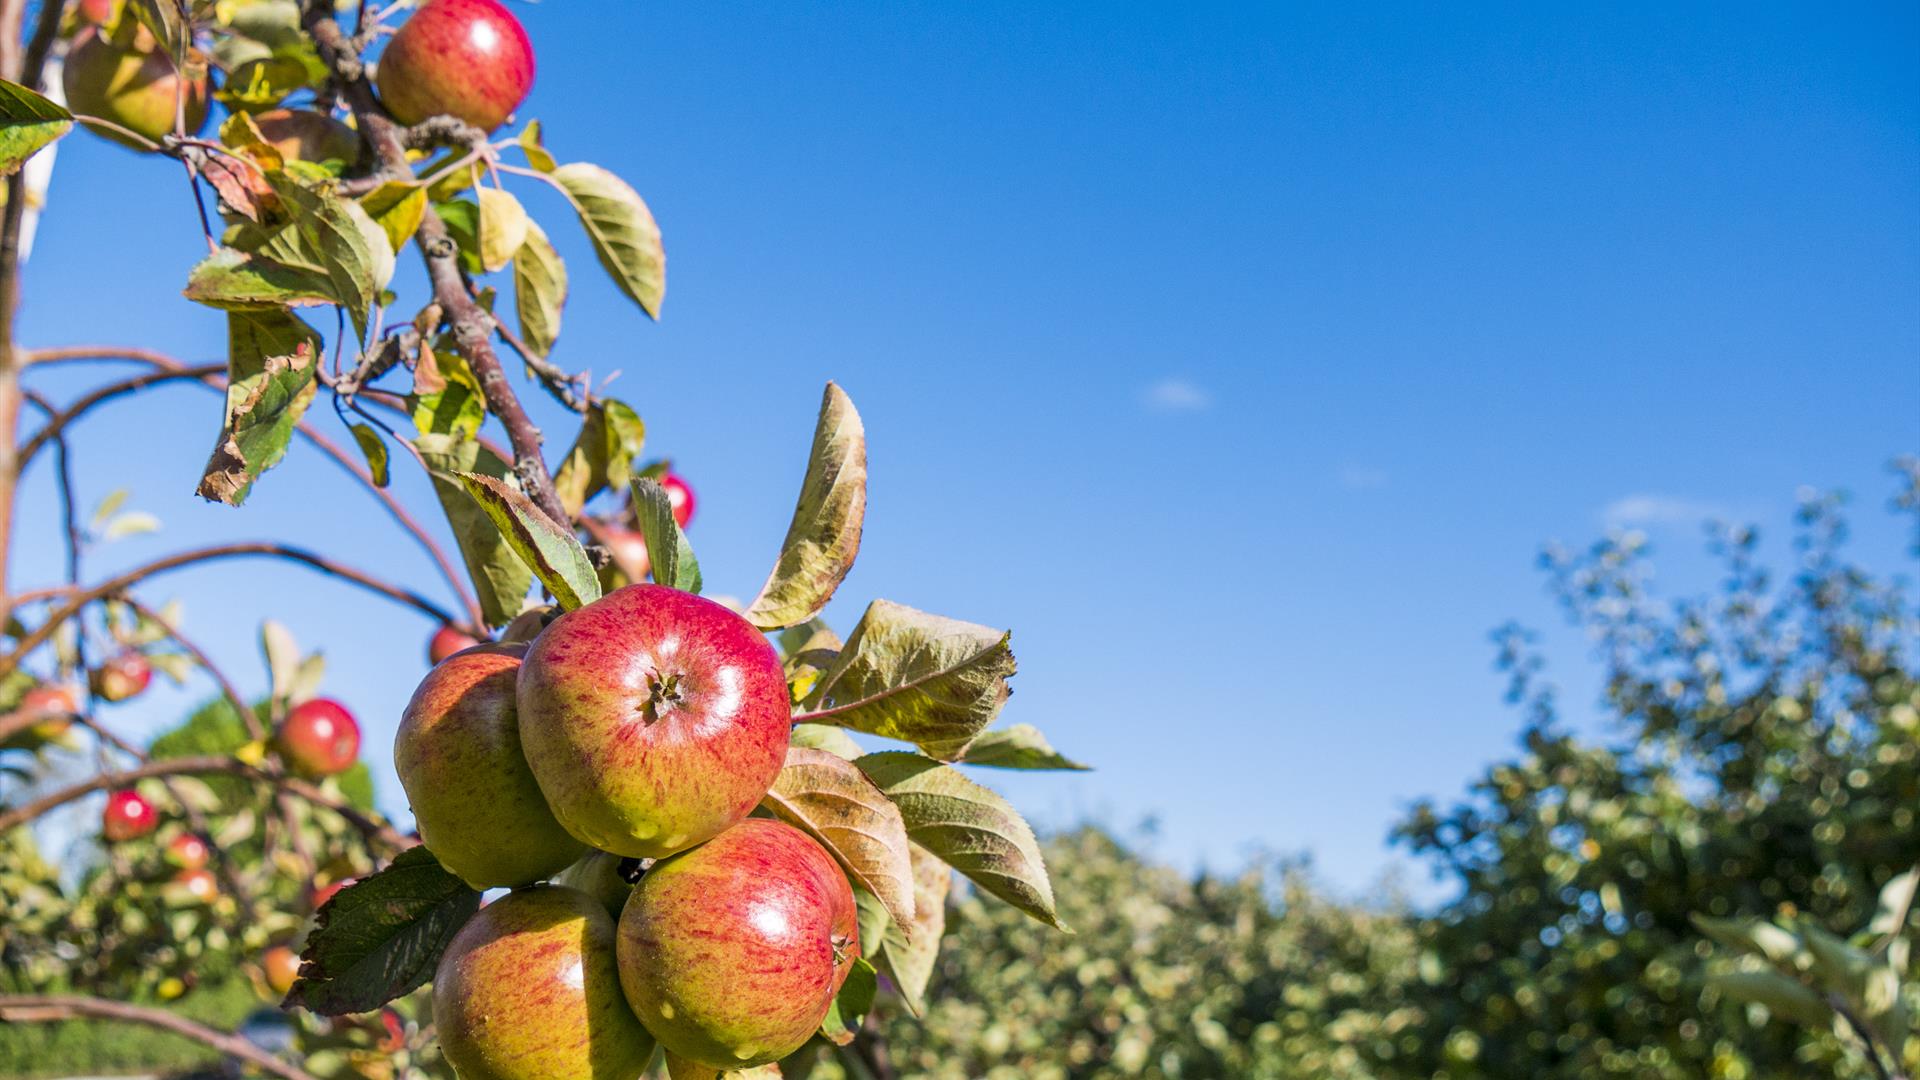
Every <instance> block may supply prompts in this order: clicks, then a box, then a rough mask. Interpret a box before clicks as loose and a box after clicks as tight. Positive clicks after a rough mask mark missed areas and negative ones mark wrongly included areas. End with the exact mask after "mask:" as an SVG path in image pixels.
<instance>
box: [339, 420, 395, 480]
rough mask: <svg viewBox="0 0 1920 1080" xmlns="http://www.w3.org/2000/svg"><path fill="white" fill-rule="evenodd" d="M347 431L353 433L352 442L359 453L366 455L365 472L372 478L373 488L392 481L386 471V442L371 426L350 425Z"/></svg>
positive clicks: (390, 475)
mask: <svg viewBox="0 0 1920 1080" xmlns="http://www.w3.org/2000/svg"><path fill="white" fill-rule="evenodd" d="M347 430H349V431H351V432H353V441H354V442H356V443H358V444H359V446H360V452H361V453H362V454H364V455H366V458H367V472H368V473H369V474H371V475H372V477H373V486H374V487H377V488H383V487H386V486H387V484H388V483H389V482H390V481H391V480H392V474H391V473H390V472H388V469H387V441H386V440H385V439H383V438H381V437H380V432H378V431H377V430H375V429H374V426H373V425H372V424H352V425H349V426H348V428H347Z"/></svg>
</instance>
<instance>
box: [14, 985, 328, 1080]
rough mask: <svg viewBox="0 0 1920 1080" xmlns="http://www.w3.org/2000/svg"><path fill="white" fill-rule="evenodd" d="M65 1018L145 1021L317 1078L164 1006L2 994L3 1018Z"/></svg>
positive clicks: (294, 1075)
mask: <svg viewBox="0 0 1920 1080" xmlns="http://www.w3.org/2000/svg"><path fill="white" fill-rule="evenodd" d="M62 1020H119V1021H122V1022H125V1023H130V1024H145V1025H146V1026H148V1027H153V1028H159V1029H160V1030H162V1031H168V1032H172V1033H173V1034H175V1035H179V1036H182V1037H184V1038H188V1039H192V1040H193V1041H195V1042H198V1043H202V1044H204V1045H206V1046H209V1047H212V1048H213V1049H215V1050H218V1051H219V1052H220V1053H222V1054H225V1055H226V1056H228V1057H230V1058H233V1059H235V1060H238V1061H244V1062H246V1063H247V1064H249V1065H252V1066H255V1067H256V1068H259V1069H263V1070H265V1071H267V1072H270V1073H272V1074H273V1075H275V1076H278V1077H280V1078H281V1080H314V1076H313V1075H312V1074H311V1073H308V1072H307V1071H305V1070H304V1069H301V1068H300V1067H298V1066H296V1065H292V1064H289V1063H288V1062H286V1061H283V1060H281V1059H280V1058H277V1057H275V1056H274V1055H272V1054H269V1053H268V1052H266V1051H265V1050H262V1049H261V1048H260V1047H258V1046H256V1045H255V1044H253V1043H251V1042H249V1041H247V1040H246V1039H243V1038H241V1037H240V1036H238V1035H230V1034H228V1033H226V1032H224V1031H216V1030H214V1029H213V1028H210V1027H208V1026H206V1025H205V1024H200V1023H196V1022H194V1021H192V1020H189V1019H187V1018H186V1017H184V1016H180V1015H178V1014H176V1013H170V1012H167V1011H165V1010H164V1009H149V1008H146V1007H144V1006H140V1005H129V1004H126V1003H125V1002H120V1001H108V1000H106V999H105V998H94V997H82V996H79V995H76V994H45V995H40V994H4V995H0V1021H4V1022H6V1023H10V1024H45V1023H57V1022H59V1021H62Z"/></svg>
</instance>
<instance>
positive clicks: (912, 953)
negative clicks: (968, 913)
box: [880, 844, 953, 1016]
mask: <svg viewBox="0 0 1920 1080" xmlns="http://www.w3.org/2000/svg"><path fill="white" fill-rule="evenodd" d="M909 853H910V855H911V859H912V864H913V930H912V932H911V933H908V932H907V931H906V930H905V929H904V928H902V927H901V926H900V924H899V923H898V922H891V921H890V922H888V923H887V925H886V928H885V929H884V930H883V931H881V935H880V962H881V963H882V964H883V966H885V968H886V970H887V974H888V975H889V976H890V977H892V979H893V985H894V989H896V990H898V991H899V992H900V997H901V1000H903V1001H905V1002H906V1003H907V1008H908V1009H911V1010H912V1011H913V1014H914V1015H915V1016H922V1015H925V1014H926V1011H927V1005H926V997H927V983H928V982H929V981H931V980H932V978H933V962H934V960H935V959H936V958H938V957H939V955H940V937H941V935H942V934H944V933H945V932H946V929H947V893H948V892H949V891H951V890H952V888H953V870H952V869H951V868H949V867H948V866H947V864H946V863H945V862H942V861H941V859H940V857H939V856H937V855H935V854H934V853H933V852H931V851H928V850H927V849H926V848H923V847H921V846H920V845H919V844H912V845H910V847H909Z"/></svg>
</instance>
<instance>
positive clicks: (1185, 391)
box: [1140, 378, 1213, 412]
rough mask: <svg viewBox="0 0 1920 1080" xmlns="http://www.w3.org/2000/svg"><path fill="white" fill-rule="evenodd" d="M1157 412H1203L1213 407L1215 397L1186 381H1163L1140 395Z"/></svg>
mask: <svg viewBox="0 0 1920 1080" xmlns="http://www.w3.org/2000/svg"><path fill="white" fill-rule="evenodd" d="M1140 397H1141V401H1142V402H1143V403H1144V404H1145V405H1146V406H1147V408H1149V409H1153V410H1155V411H1157V412H1202V411H1204V410H1206V409H1209V408H1211V407H1212V406H1213V395H1212V394H1209V393H1207V391H1206V390H1205V389H1203V388H1201V387H1200V386H1197V385H1195V384H1194V383H1190V382H1188V381H1187V380H1185V379H1172V378H1169V379H1161V380H1160V381H1159V382H1157V383H1154V384H1153V385H1152V386H1149V387H1147V388H1146V390H1145V391H1144V392H1142V393H1141V395H1140Z"/></svg>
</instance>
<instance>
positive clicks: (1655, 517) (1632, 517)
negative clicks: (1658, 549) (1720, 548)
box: [1600, 492, 1727, 528]
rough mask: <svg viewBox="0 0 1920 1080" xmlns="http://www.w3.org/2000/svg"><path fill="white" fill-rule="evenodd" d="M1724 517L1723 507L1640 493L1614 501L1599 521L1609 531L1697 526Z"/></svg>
mask: <svg viewBox="0 0 1920 1080" xmlns="http://www.w3.org/2000/svg"><path fill="white" fill-rule="evenodd" d="M1726 516H1727V511H1726V510H1725V508H1723V507H1721V506H1718V505H1716V504H1714V503H1710V502H1702V501H1700V500H1698V499H1686V498H1679V497H1676V496H1673V495H1652V494H1647V493H1644V492H1643V493H1639V494H1634V495H1627V496H1624V497H1622V498H1618V499H1615V500H1613V501H1612V502H1610V503H1608V504H1607V505H1606V506H1605V507H1604V508H1602V509H1601V511H1600V519H1601V520H1602V521H1604V522H1606V523H1607V525H1609V526H1610V527H1613V528H1627V527H1629V526H1636V525H1697V524H1699V523H1700V522H1703V521H1706V520H1707V519H1709V518H1716V517H1726Z"/></svg>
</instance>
